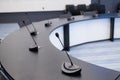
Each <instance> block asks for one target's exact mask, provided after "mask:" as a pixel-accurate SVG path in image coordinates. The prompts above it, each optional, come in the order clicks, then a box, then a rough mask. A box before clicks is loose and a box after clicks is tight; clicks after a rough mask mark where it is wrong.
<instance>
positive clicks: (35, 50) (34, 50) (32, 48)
mask: <svg viewBox="0 0 120 80" xmlns="http://www.w3.org/2000/svg"><path fill="white" fill-rule="evenodd" d="M39 48H40V46H36V45H35V46H31V47H30V48H29V51H31V52H35V53H36V52H38V49H39Z"/></svg>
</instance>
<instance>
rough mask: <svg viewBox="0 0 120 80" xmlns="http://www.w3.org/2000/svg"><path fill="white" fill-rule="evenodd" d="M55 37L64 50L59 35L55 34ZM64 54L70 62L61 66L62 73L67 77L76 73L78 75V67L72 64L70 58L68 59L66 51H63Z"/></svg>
mask: <svg viewBox="0 0 120 80" xmlns="http://www.w3.org/2000/svg"><path fill="white" fill-rule="evenodd" d="M55 36H56V37H57V38H58V40H59V41H60V43H61V45H62V47H63V48H64V45H63V43H62V41H61V39H60V37H59V34H58V33H55ZM65 53H66V55H67V57H68V59H69V61H70V62H64V63H63V64H62V66H61V69H62V72H63V73H65V74H68V75H71V74H77V73H78V74H80V72H81V70H82V69H81V68H80V67H79V66H78V65H76V64H74V63H73V62H72V60H71V58H70V56H69V54H68V52H67V51H66V50H65Z"/></svg>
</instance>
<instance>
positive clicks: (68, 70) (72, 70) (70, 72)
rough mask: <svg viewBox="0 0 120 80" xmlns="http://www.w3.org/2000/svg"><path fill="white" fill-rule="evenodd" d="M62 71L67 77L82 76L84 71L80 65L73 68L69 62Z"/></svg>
mask: <svg viewBox="0 0 120 80" xmlns="http://www.w3.org/2000/svg"><path fill="white" fill-rule="evenodd" d="M61 69H62V72H63V73H65V74H67V75H74V74H80V73H81V70H82V69H81V68H80V67H79V66H78V65H75V64H73V65H72V66H71V63H69V62H64V63H63V64H62V66H61Z"/></svg>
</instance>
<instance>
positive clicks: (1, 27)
mask: <svg viewBox="0 0 120 80" xmlns="http://www.w3.org/2000/svg"><path fill="white" fill-rule="evenodd" d="M19 28H20V27H19V25H18V24H17V23H7V24H5V23H0V42H2V40H3V39H5V37H7V36H8V35H9V34H11V33H12V32H14V31H16V30H18V29H19ZM0 80H9V79H8V78H7V77H6V75H5V74H4V73H3V72H2V70H1V66H0Z"/></svg>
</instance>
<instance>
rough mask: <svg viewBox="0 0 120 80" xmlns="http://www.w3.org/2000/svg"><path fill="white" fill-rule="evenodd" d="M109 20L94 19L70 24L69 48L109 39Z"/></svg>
mask: <svg viewBox="0 0 120 80" xmlns="http://www.w3.org/2000/svg"><path fill="white" fill-rule="evenodd" d="M109 37H110V20H109V19H107V18H106V19H94V20H87V21H80V22H75V23H71V24H70V46H74V45H76V44H81V43H85V42H91V41H97V40H103V39H109Z"/></svg>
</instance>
